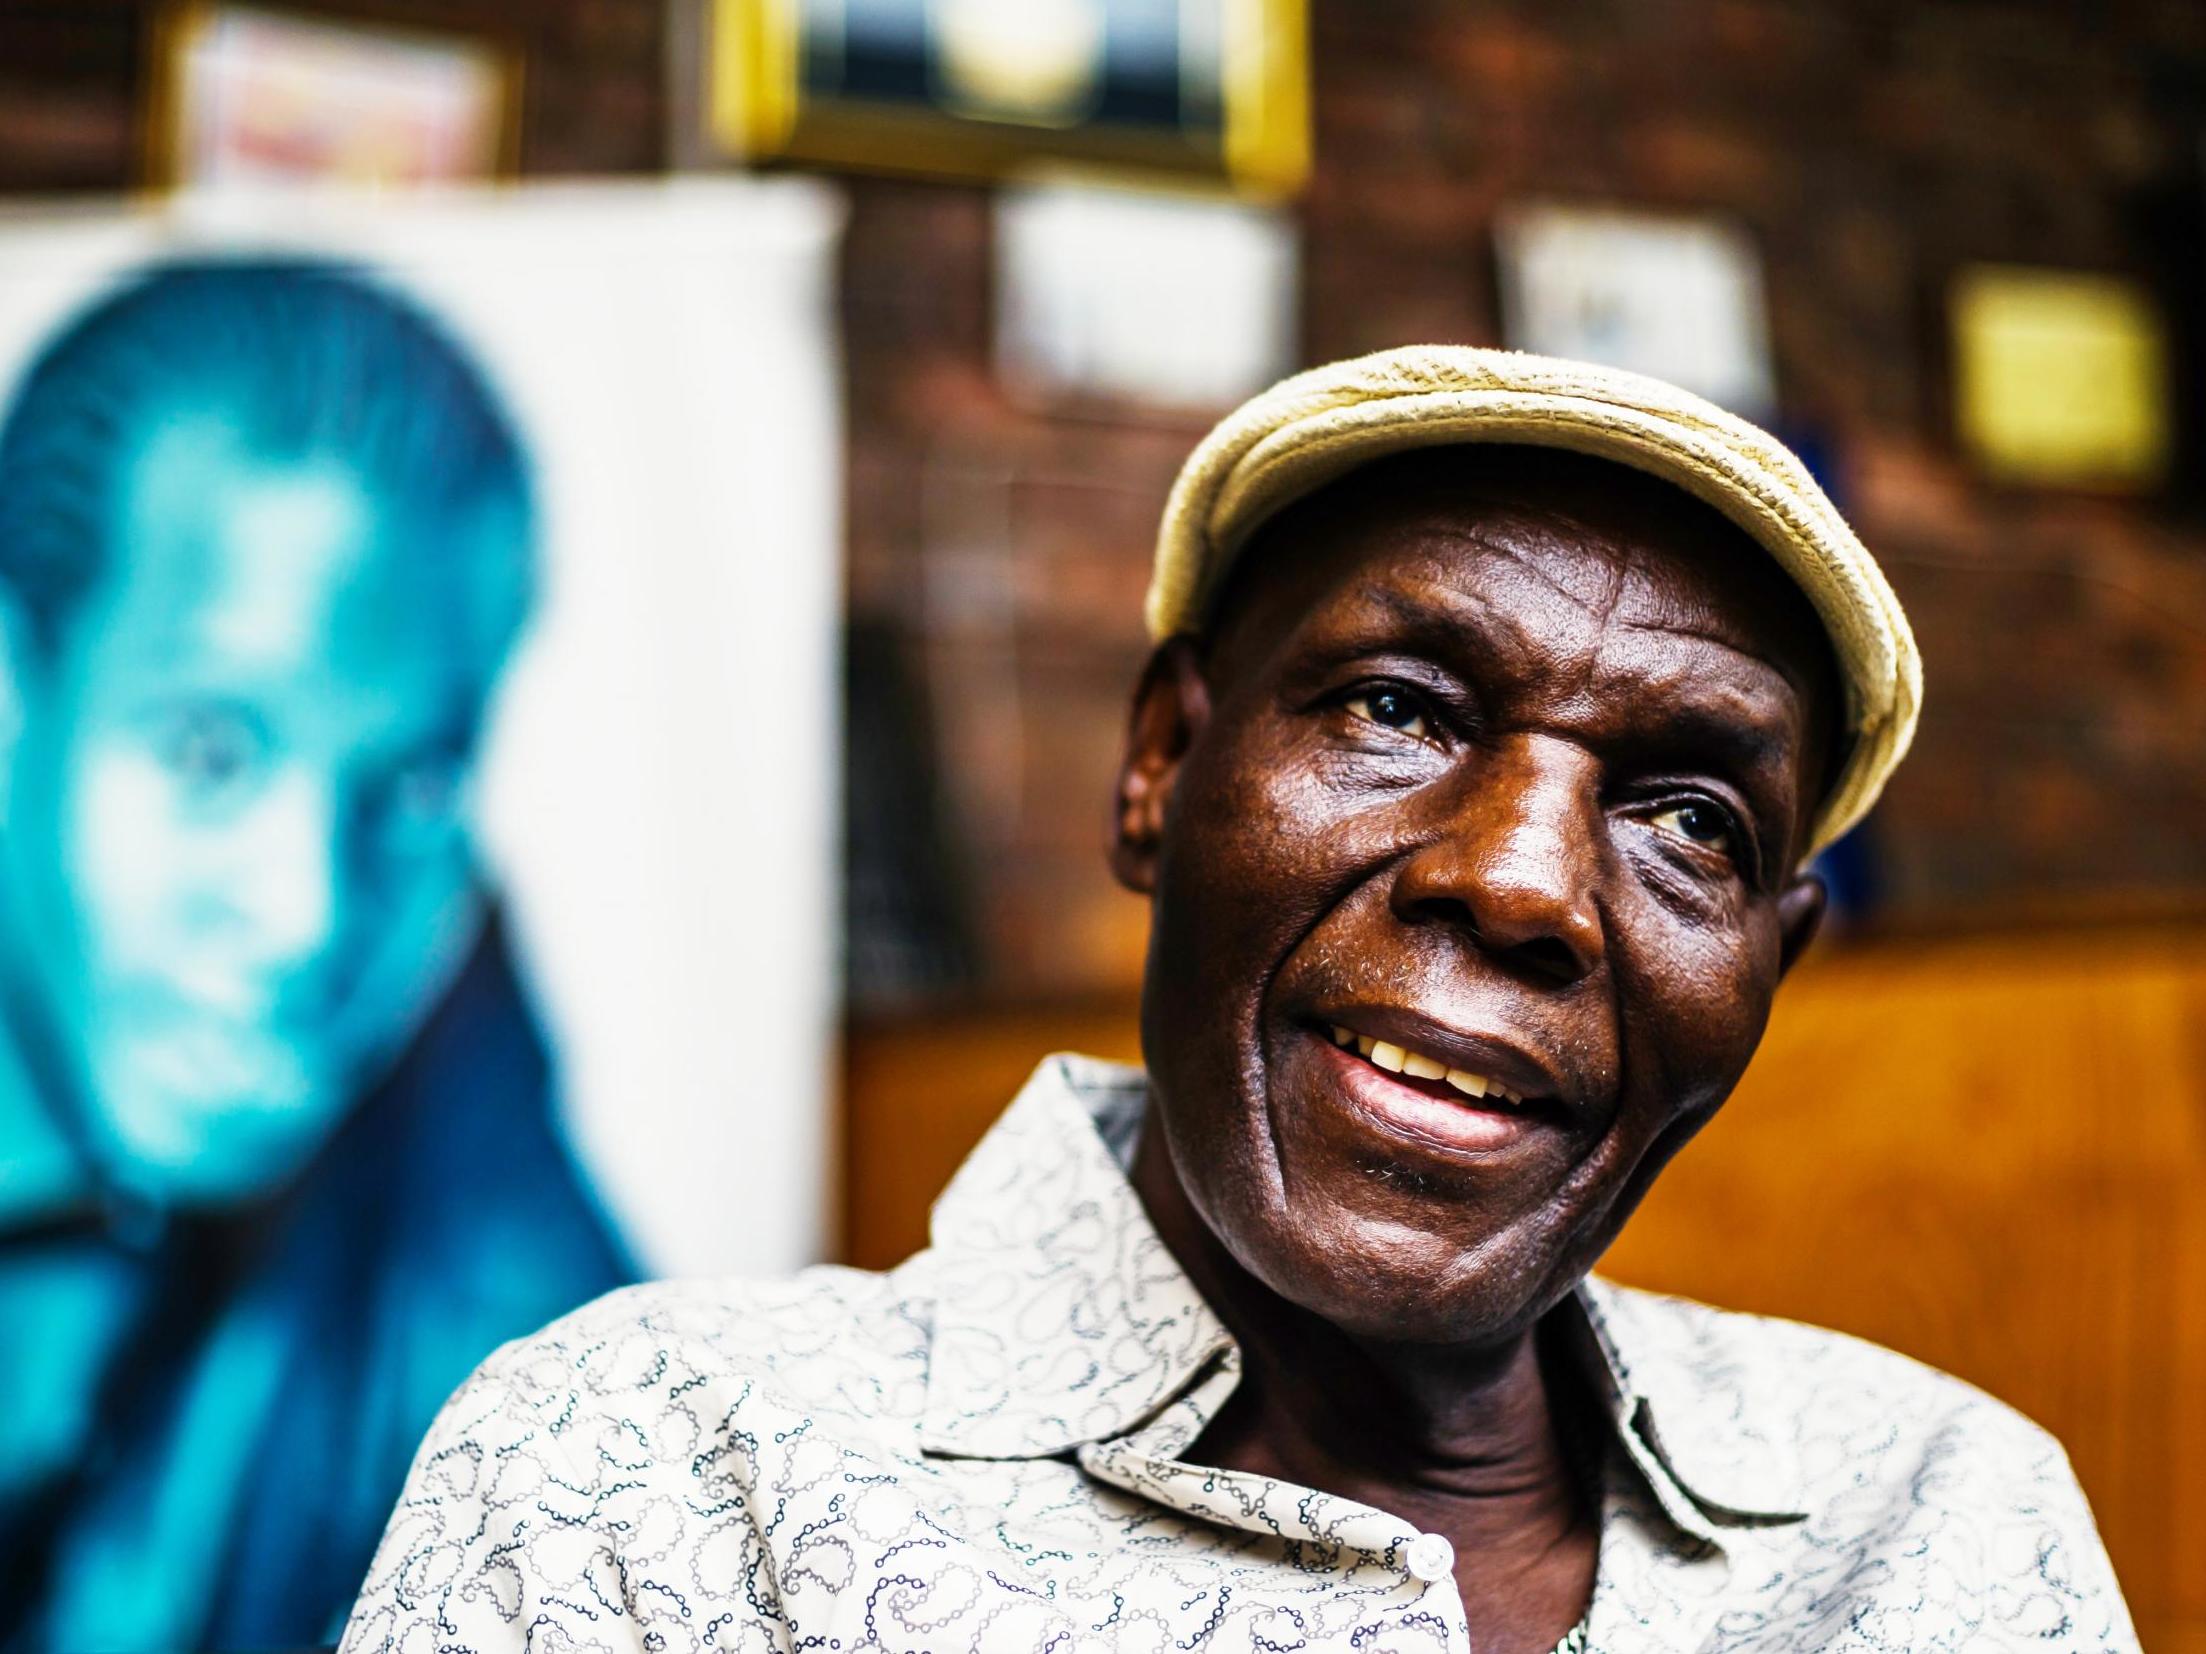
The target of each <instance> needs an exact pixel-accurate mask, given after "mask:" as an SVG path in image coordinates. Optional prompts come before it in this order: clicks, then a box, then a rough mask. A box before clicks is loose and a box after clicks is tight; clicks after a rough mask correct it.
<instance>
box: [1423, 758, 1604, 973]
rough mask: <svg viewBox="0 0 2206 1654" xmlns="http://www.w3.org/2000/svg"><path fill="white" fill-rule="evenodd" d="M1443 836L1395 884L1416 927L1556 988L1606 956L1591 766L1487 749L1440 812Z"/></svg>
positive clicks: (1595, 779) (1596, 783)
mask: <svg viewBox="0 0 2206 1654" xmlns="http://www.w3.org/2000/svg"><path fill="white" fill-rule="evenodd" d="M1436 807H1438V808H1442V809H1445V810H1446V811H1447V819H1446V823H1445V825H1444V827H1442V828H1441V829H1440V830H1439V831H1437V832H1435V833H1434V835H1433V836H1432V838H1431V839H1430V840H1429V841H1428V842H1426V843H1425V844H1423V845H1421V846H1420V847H1419V848H1418V849H1417V850H1416V851H1415V852H1414V853H1413V854H1411V855H1410V856H1409V857H1408V858H1407V859H1406V860H1405V861H1404V862H1403V863H1402V864H1401V866H1400V868H1399V870H1398V872H1397V873H1396V875H1395V880H1394V888H1393V897H1392V900H1393V907H1394V911H1395V913H1396V915H1397V916H1398V917H1400V918H1401V919H1403V920H1405V921H1407V922H1409V923H1440V924H1447V925H1453V926H1456V927H1458V928H1460V929H1462V930H1464V931H1466V932H1467V933H1468V934H1469V935H1470V937H1471V938H1472V940H1474V941H1475V942H1476V943H1477V945H1478V946H1479V947H1480V948H1482V949H1483V950H1485V951H1486V952H1487V953H1488V954H1490V955H1492V956H1493V957H1495V958H1496V959H1499V960H1502V961H1504V962H1506V963H1509V964H1511V965H1514V966H1516V967H1518V968H1520V969H1524V970H1527V971H1530V972H1532V973H1534V974H1536V975H1539V976H1542V977H1545V978H1548V979H1550V980H1553V981H1556V982H1560V983H1566V984H1567V983H1573V982H1578V981H1581V980H1583V979H1584V978H1585V977H1587V976H1589V975H1591V974H1592V973H1593V972H1594V971H1595V970H1596V969H1597V968H1599V966H1600V964H1601V961H1602V957H1603V954H1604V951H1605V946H1604V942H1603V929H1604V927H1603V924H1602V915H1601V905H1600V900H1599V873H1600V865H1601V855H1600V842H1601V805H1600V778H1599V775H1598V773H1597V766H1596V764H1595V763H1594V760H1593V759H1592V757H1591V755H1589V754H1587V753H1585V752H1583V751H1581V750H1579V749H1578V748H1576V747H1573V746H1571V745H1570V744H1569V743H1567V742H1563V741H1558V740H1554V739H1552V738H1549V737H1541V736H1519V737H1512V738H1509V739H1507V740H1505V741H1502V742H1500V743H1499V744H1497V745H1494V746H1490V747H1488V748H1487V749H1486V750H1485V752H1484V753H1483V754H1482V755H1481V759H1480V761H1479V762H1478V763H1477V765H1476V766H1475V768H1474V769H1473V770H1472V772H1471V773H1470V774H1469V775H1467V776H1466V777H1465V778H1464V780H1463V782H1462V783H1461V784H1460V785H1459V786H1458V787H1456V788H1452V789H1450V796H1449V797H1448V799H1447V800H1446V802H1445V803H1444V804H1441V803H1438V802H1437V801H1436Z"/></svg>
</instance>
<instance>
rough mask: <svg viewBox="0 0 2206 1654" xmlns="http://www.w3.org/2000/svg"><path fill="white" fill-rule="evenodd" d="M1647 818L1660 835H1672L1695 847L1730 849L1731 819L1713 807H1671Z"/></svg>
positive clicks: (1705, 805) (1689, 805) (1679, 805)
mask: <svg viewBox="0 0 2206 1654" xmlns="http://www.w3.org/2000/svg"><path fill="white" fill-rule="evenodd" d="M1650 819H1651V820H1652V821H1653V822H1654V824H1655V826H1656V827H1658V828H1660V829H1661V830H1662V831H1663V832H1665V833H1674V834H1676V835H1677V836H1678V837H1679V838H1682V839H1689V840H1691V841H1692V842H1693V843H1695V844H1705V845H1707V846H1709V847H1710V848H1711V849H1715V850H1729V849H1731V848H1732V847H1733V835H1732V831H1731V820H1730V818H1729V817H1728V816H1726V815H1725V814H1724V813H1723V811H1721V810H1719V809H1717V808H1716V807H1715V806H1714V805H1713V804H1700V803H1686V804H1673V805H1671V806H1670V807H1669V808H1668V809H1665V810H1658V811H1656V812H1655V814H1654V815H1653V816H1652V817H1651V818H1650Z"/></svg>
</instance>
